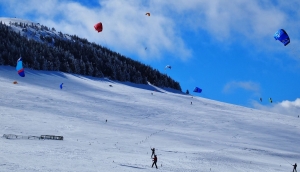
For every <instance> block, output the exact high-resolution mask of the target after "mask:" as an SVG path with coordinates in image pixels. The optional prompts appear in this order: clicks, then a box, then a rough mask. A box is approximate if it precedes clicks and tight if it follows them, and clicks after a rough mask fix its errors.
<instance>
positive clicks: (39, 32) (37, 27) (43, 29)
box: [0, 17, 71, 43]
mask: <svg viewBox="0 0 300 172" xmlns="http://www.w3.org/2000/svg"><path fill="white" fill-rule="evenodd" d="M0 21H1V22H2V23H4V24H5V25H7V26H10V27H11V29H12V30H14V31H15V32H17V33H21V35H23V36H25V37H27V38H28V39H33V40H35V41H38V42H46V41H45V39H47V38H50V39H51V38H60V39H64V40H71V37H70V35H68V34H63V33H61V32H59V31H56V30H55V28H48V27H47V26H43V25H42V24H40V23H35V22H32V21H29V20H24V19H18V18H6V17H0ZM51 41H52V43H54V40H53V39H51V40H50V41H49V40H47V42H48V43H49V42H51Z"/></svg>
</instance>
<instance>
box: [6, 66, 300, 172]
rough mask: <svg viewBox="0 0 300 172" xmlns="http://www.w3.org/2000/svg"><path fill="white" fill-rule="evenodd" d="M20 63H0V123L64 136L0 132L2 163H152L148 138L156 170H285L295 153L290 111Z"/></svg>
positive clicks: (31, 167)
mask: <svg viewBox="0 0 300 172" xmlns="http://www.w3.org/2000/svg"><path fill="white" fill-rule="evenodd" d="M25 72H26V77H25V78H21V77H19V76H18V75H17V74H16V71H15V69H14V68H12V67H7V66H0V83H1V84H0V90H1V94H0V99H1V101H0V107H1V108H0V118H1V120H0V133H2V134H16V135H22V136H29V135H32V136H40V135H45V134H48V135H61V136H64V140H63V141H54V140H26V139H5V138H1V139H0V145H1V150H0V151H1V152H0V154H1V156H0V162H1V163H0V166H1V169H2V170H3V171H78V172H79V171H80V172H82V171H89V172H90V171H131V172H132V171H140V170H143V171H145V170H146V171H152V169H151V167H150V166H151V164H152V162H151V159H150V155H151V154H150V153H151V151H150V147H155V148H156V154H157V155H158V165H159V169H158V171H225V172H229V171H270V172H271V171H287V170H291V169H292V166H291V165H290V164H291V163H295V162H297V160H299V158H300V156H299V146H298V143H299V142H300V137H299V136H300V132H299V131H300V130H299V122H298V120H299V119H295V118H293V117H290V116H285V115H282V114H275V113H269V112H264V111H259V110H255V109H249V108H245V107H240V106H235V105H231V104H225V103H222V102H216V101H212V100H207V99H203V98H195V97H193V98H192V97H191V96H188V95H183V94H175V93H172V92H169V91H166V90H165V91H164V92H161V91H162V90H161V91H156V89H155V87H153V86H151V85H148V86H146V85H139V84H132V83H128V82H127V83H120V82H113V81H110V80H108V79H98V78H92V77H85V76H80V75H72V74H66V73H62V72H49V71H34V70H29V69H27V70H26V71H25ZM13 81H17V82H18V84H13ZM62 82H63V83H64V87H63V89H60V88H59V85H60V84H61V83H62ZM109 85H111V86H109ZM190 102H193V104H192V105H191V104H190ZM106 119H107V120H108V121H107V122H105V120H106ZM153 170H156V169H153Z"/></svg>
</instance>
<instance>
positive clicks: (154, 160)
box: [152, 155, 157, 168]
mask: <svg viewBox="0 0 300 172" xmlns="http://www.w3.org/2000/svg"><path fill="white" fill-rule="evenodd" d="M152 159H153V164H152V168H153V165H155V167H156V168H157V165H156V162H157V156H156V155H154V158H152Z"/></svg>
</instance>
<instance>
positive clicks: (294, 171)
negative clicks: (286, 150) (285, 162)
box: [293, 163, 297, 172]
mask: <svg viewBox="0 0 300 172" xmlns="http://www.w3.org/2000/svg"><path fill="white" fill-rule="evenodd" d="M293 166H294V169H293V172H297V169H296V168H297V163H295V165H293Z"/></svg>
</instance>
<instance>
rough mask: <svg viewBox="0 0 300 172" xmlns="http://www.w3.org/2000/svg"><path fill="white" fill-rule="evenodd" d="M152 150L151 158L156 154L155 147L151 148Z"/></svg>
mask: <svg viewBox="0 0 300 172" xmlns="http://www.w3.org/2000/svg"><path fill="white" fill-rule="evenodd" d="M151 150H152V154H151V158H152V157H153V155H155V148H151Z"/></svg>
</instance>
